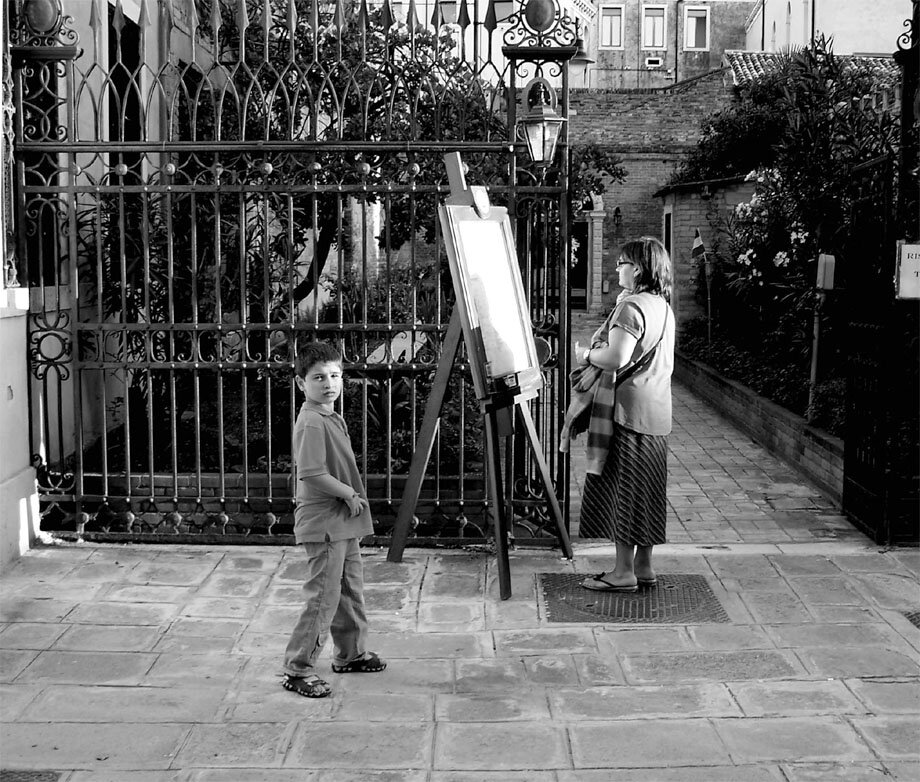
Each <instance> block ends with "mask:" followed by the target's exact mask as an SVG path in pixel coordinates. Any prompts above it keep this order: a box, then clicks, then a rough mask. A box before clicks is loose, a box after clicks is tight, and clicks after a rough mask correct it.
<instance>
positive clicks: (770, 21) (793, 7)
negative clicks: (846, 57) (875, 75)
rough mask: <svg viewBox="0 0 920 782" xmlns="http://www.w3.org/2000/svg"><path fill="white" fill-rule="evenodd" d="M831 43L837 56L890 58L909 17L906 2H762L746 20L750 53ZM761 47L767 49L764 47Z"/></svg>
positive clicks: (865, 0)
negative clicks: (819, 40)
mask: <svg viewBox="0 0 920 782" xmlns="http://www.w3.org/2000/svg"><path fill="white" fill-rule="evenodd" d="M812 10H814V23H815V30H816V32H817V33H823V34H824V35H825V36H826V37H833V39H834V52H836V53H837V54H891V53H892V52H894V51H895V49H896V48H897V39H898V36H899V35H901V33H903V32H904V20H905V19H907V18H908V17H909V16H910V3H909V2H908V1H907V0H872V2H871V3H870V2H868V0H763V1H762V2H761V3H760V4H759V7H758V8H756V9H755V10H754V11H753V13H752V14H751V16H750V18H749V19H748V24H747V30H746V33H747V35H746V49H747V50H748V51H751V52H759V51H767V52H771V51H778V50H780V49H786V48H788V47H789V46H790V45H791V46H804V45H806V44H808V42H809V41H810V40H811V25H812ZM761 41H763V46H761Z"/></svg>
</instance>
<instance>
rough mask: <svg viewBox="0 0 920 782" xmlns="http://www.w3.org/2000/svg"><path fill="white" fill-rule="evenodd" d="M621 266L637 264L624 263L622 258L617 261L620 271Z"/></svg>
mask: <svg viewBox="0 0 920 782" xmlns="http://www.w3.org/2000/svg"><path fill="white" fill-rule="evenodd" d="M621 266H635V264H634V263H633V262H632V261H624V260H623V259H622V258H620V260H618V261H617V268H618V269H619V268H620V267H621Z"/></svg>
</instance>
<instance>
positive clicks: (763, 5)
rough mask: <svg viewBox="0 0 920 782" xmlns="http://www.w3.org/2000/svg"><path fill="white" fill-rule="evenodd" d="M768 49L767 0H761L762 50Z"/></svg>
mask: <svg viewBox="0 0 920 782" xmlns="http://www.w3.org/2000/svg"><path fill="white" fill-rule="evenodd" d="M766 50H767V0H760V51H762V52H765V51H766Z"/></svg>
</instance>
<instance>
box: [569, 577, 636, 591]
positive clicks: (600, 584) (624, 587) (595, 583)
mask: <svg viewBox="0 0 920 782" xmlns="http://www.w3.org/2000/svg"><path fill="white" fill-rule="evenodd" d="M606 575H607V574H606V573H598V574H597V575H596V576H592V577H591V578H586V579H585V580H584V581H582V582H581V585H582V586H583V587H584V588H585V589H591V590H593V591H595V592H638V591H639V585H638V584H613V583H611V582H610V581H608V580H607V579H606V578H604V576H606Z"/></svg>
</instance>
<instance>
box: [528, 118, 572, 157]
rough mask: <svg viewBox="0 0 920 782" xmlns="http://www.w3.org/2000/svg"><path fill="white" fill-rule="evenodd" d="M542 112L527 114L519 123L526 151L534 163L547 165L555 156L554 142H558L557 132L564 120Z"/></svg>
mask: <svg viewBox="0 0 920 782" xmlns="http://www.w3.org/2000/svg"><path fill="white" fill-rule="evenodd" d="M551 113H552V115H553V116H549V115H547V114H544V113H543V112H540V113H536V112H533V113H531V114H528V115H527V116H526V117H525V118H524V119H523V120H522V122H521V124H522V125H523V126H524V138H525V140H526V141H527V151H528V152H529V153H530V159H531V160H533V162H534V163H539V164H542V165H549V164H550V163H552V161H553V157H554V155H555V154H556V142H558V141H559V132H560V131H561V130H562V125H563V123H564V122H565V120H564V119H563V118H562V117H559V116H555V112H551Z"/></svg>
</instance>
